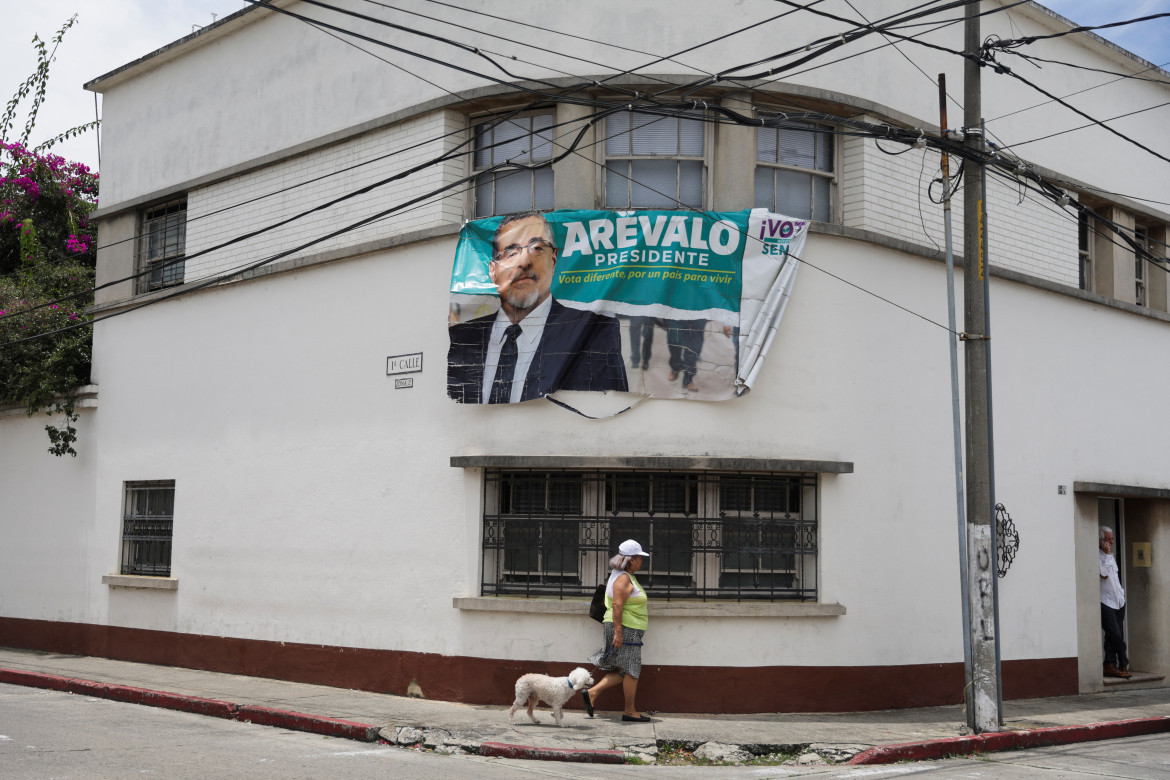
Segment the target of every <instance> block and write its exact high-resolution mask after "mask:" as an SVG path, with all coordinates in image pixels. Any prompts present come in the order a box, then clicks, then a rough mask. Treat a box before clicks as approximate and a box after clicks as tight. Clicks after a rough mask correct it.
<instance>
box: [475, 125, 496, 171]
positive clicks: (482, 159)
mask: <svg viewBox="0 0 1170 780" xmlns="http://www.w3.org/2000/svg"><path fill="white" fill-rule="evenodd" d="M489 127H490V125H487V124H483V125H479V126H478V127H476V128H475V167H476V168H487V167H489V166H490V165H491V164H492V150H491V149H489V148H488V147H489V146H490V145H491V142H492V141H491V138H492V135H491V132H490V131H489V130H488V128H489Z"/></svg>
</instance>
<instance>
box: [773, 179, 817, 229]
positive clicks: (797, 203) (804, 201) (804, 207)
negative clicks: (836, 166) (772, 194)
mask: <svg viewBox="0 0 1170 780" xmlns="http://www.w3.org/2000/svg"><path fill="white" fill-rule="evenodd" d="M811 179H812V174H810V173H799V172H797V171H782V170H777V171H776V211H778V212H779V213H781V214H784V215H786V216H789V217H799V218H801V219H811V218H812V208H811V204H810V203H809V194H810V193H809V189H810V188H811V187H812V181H811Z"/></svg>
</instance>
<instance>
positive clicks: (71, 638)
mask: <svg viewBox="0 0 1170 780" xmlns="http://www.w3.org/2000/svg"><path fill="white" fill-rule="evenodd" d="M0 646H5V647H14V648H21V649H28V650H44V651H49V652H56V653H67V654H70V655H89V656H96V657H99V658H112V659H116V660H121V661H137V662H140V663H149V664H159V665H162V666H178V667H183V668H187V669H203V670H207V671H212V672H224V673H227V674H243V675H248V676H252V677H268V678H272V679H276V680H289V681H292V682H304V683H314V684H317V685H329V686H334V687H338V688H353V689H356V690H363V691H373V692H375V693H392V694H398V695H406V692H407V687H408V686H409V685H410V684H411V682H412V681H413V682H417V683H418V685H419V687H420V688H421V689H422V692H423V695H424V696H426V697H427V698H428V699H439V700H443V701H458V702H465V703H467V704H501V705H503V704H507V703H508V702H510V701H511V700H512V690H513V685H514V683H515V681H516V678H517V677H519V676H520V675H522V674H526V673H528V672H545V673H548V674H556V675H561V674H565V673H566V672H568V671H569V670H570V669H571V668H572V666H573V664H569V663H552V664H550V663H547V662H544V661H524V660H511V659H509V660H502V659H495V658H471V657H459V656H444V655H436V654H432V653H412V652H407V651H403V650H372V649H364V648H353V647H336V646H329V645H306V644H292V643H287V642H267V641H260V640H255V639H237V638H233V637H220V636H203V635H195V634H179V633H174V632H169V631H147V630H144V629H137V628H120V627H118V626H99V625H92V624H88V623H61V622H54V621H48V620H24V619H20V618H3V617H0ZM1003 692H1004V698H1007V699H1030V698H1038V697H1044V696H1064V695H1068V694H1074V693H1076V692H1077V659H1076V658H1042V659H1029V660H1020V661H1004V662H1003ZM962 700H963V664H962V662H953V663H940V664H912V665H905V666H749V667H741V666H648V665H644V666H643V667H642V677H641V678H640V681H639V685H638V704H639V706H640V707H642V708H643V709H648V710H652V711H660V712H699V713H750V712H857V711H861V710H881V709H897V708H903V707H927V706H934V705H942V704H958V703H960V702H961V701H962ZM611 703H612V702H611ZM570 706H576V707H579V706H581V705H580V702H579V701H573V702H571V704H570Z"/></svg>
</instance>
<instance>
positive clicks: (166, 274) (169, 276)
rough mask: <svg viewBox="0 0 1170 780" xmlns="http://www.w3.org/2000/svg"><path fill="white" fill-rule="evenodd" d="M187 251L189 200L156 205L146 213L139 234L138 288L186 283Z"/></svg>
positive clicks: (147, 289) (146, 288)
mask: <svg viewBox="0 0 1170 780" xmlns="http://www.w3.org/2000/svg"><path fill="white" fill-rule="evenodd" d="M186 251H187V201H186V199H184V200H175V201H171V202H170V203H164V204H162V205H160V206H154V207H152V208H149V209H147V210H146V211H144V212H143V214H142V231H141V232H140V233H139V235H138V270H139V272H145V271H149V273H144V274H143V275H142V276H140V277H138V292H140V293H141V292H148V291H150V290H157V289H160V288H163V287H170V286H172V285H176V284H182V283H183V267H184V265H185V264H184V263H183V262H182V258H183V255H184V254H185V253H186Z"/></svg>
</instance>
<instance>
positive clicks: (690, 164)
mask: <svg viewBox="0 0 1170 780" xmlns="http://www.w3.org/2000/svg"><path fill="white" fill-rule="evenodd" d="M678 167H679V183H678V187H679V193H678V199H679V201H680V202H681V204H682V205H683V206H690V207H691V208H696V209H701V208H703V163H701V162H699V161H698V160H683V161H681V162H679V164H678Z"/></svg>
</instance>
